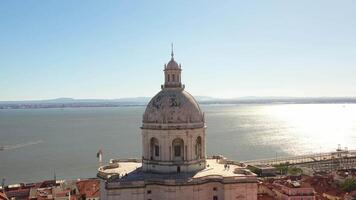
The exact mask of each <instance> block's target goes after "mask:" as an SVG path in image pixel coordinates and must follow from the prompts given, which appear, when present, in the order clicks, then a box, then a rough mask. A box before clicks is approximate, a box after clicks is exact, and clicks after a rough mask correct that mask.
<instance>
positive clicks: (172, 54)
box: [171, 42, 174, 59]
mask: <svg viewBox="0 0 356 200" xmlns="http://www.w3.org/2000/svg"><path fill="white" fill-rule="evenodd" d="M171 48H172V51H171V58H172V59H174V53H173V42H172V43H171Z"/></svg>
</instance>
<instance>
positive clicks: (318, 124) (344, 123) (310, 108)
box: [261, 104, 356, 154]
mask: <svg viewBox="0 0 356 200" xmlns="http://www.w3.org/2000/svg"><path fill="white" fill-rule="evenodd" d="M261 111H263V112H264V113H266V114H267V115H270V118H271V120H276V121H279V126H280V129H281V131H279V133H278V134H275V135H272V138H270V137H266V138H265V139H266V142H271V141H281V143H280V144H281V145H282V146H284V150H285V151H287V152H288V153H289V154H302V153H309V152H319V151H331V150H335V148H336V147H337V146H336V145H337V144H341V145H342V146H343V147H350V148H354V147H355V145H356V141H355V138H356V123H355V122H356V120H355V119H356V105H354V104H347V105H342V104H332V105H330V104H310V105H309V104H307V105H305V104H303V105H301V104H293V105H277V106H268V107H263V109H262V110H261ZM283 130H288V131H283ZM350 138H352V139H350ZM334 147H335V148H334Z"/></svg>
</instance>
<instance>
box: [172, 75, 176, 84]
mask: <svg viewBox="0 0 356 200" xmlns="http://www.w3.org/2000/svg"><path fill="white" fill-rule="evenodd" d="M172 81H173V82H175V81H176V79H175V76H174V74H172Z"/></svg>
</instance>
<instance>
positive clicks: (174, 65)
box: [167, 58, 180, 69]
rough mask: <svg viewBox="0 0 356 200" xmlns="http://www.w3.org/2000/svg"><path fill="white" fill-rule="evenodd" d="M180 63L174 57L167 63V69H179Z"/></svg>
mask: <svg viewBox="0 0 356 200" xmlns="http://www.w3.org/2000/svg"><path fill="white" fill-rule="evenodd" d="M179 68H180V67H179V65H178V63H177V62H176V61H175V60H174V59H173V58H172V59H171V60H170V61H169V62H168V64H167V69H179Z"/></svg>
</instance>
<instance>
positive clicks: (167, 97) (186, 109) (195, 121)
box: [143, 88, 204, 128]
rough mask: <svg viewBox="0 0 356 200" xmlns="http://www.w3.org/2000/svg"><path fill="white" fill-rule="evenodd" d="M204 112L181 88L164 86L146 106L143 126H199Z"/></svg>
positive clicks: (201, 124)
mask: <svg viewBox="0 0 356 200" xmlns="http://www.w3.org/2000/svg"><path fill="white" fill-rule="evenodd" d="M203 126H204V114H203V112H202V111H201V109H200V107H199V104H198V102H197V101H196V100H195V99H194V97H193V96H192V95H191V94H189V93H188V92H186V91H184V89H183V88H164V89H162V90H161V91H160V92H159V93H158V94H156V95H155V96H154V97H153V98H152V99H151V101H150V102H149V103H148V105H147V107H146V111H145V113H144V115H143V128H150V127H151V128H164V127H166V128H189V127H190V128H201V127H203Z"/></svg>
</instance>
